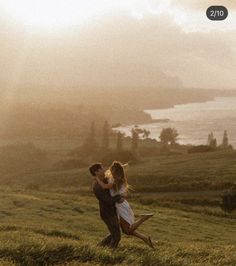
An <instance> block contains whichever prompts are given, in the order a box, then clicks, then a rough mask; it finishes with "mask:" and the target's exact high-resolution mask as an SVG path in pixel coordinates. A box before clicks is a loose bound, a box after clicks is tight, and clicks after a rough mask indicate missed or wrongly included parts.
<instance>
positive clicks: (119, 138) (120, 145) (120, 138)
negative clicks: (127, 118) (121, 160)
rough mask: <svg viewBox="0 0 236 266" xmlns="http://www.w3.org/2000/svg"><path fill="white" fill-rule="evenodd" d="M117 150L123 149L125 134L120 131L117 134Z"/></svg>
mask: <svg viewBox="0 0 236 266" xmlns="http://www.w3.org/2000/svg"><path fill="white" fill-rule="evenodd" d="M116 150H117V151H122V150H123V134H122V133H121V132H120V131H119V132H118V134H117V143H116Z"/></svg>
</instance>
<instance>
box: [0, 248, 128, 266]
mask: <svg viewBox="0 0 236 266" xmlns="http://www.w3.org/2000/svg"><path fill="white" fill-rule="evenodd" d="M0 258H4V259H10V260H12V261H14V262H15V263H16V264H17V265H22V266H23V265H24V266H31V265H32V266H46V265H58V264H63V265H64V263H66V262H70V261H77V262H84V263H85V262H96V263H102V265H114V264H117V263H121V262H122V261H123V260H124V257H121V256H112V255H111V254H100V253H96V251H95V249H91V247H90V246H88V245H83V246H80V247H73V246H71V245H62V246H59V247H55V248H52V249H48V248H45V247H40V246H21V247H19V248H17V249H12V250H9V249H0Z"/></svg>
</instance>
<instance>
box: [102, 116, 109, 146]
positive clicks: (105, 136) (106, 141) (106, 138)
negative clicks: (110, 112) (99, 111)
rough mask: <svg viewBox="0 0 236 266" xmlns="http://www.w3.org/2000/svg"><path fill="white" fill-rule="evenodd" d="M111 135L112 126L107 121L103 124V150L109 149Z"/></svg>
mask: <svg viewBox="0 0 236 266" xmlns="http://www.w3.org/2000/svg"><path fill="white" fill-rule="evenodd" d="M109 136H110V126H109V124H108V122H107V121H105V123H104V126H103V132H102V146H101V148H102V150H105V151H106V150H108V149H109V144H110V143H109Z"/></svg>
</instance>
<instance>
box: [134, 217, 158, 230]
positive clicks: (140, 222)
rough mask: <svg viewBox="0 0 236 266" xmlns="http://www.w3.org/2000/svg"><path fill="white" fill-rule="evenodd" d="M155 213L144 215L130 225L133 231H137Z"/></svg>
mask: <svg viewBox="0 0 236 266" xmlns="http://www.w3.org/2000/svg"><path fill="white" fill-rule="evenodd" d="M152 216H153V215H143V216H142V218H140V219H139V220H138V221H136V222H134V223H133V224H132V225H131V226H130V230H131V231H135V230H136V229H137V228H138V227H139V226H140V225H141V224H142V223H144V222H145V221H146V220H148V219H149V218H151V217H152Z"/></svg>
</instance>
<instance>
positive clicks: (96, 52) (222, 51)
mask: <svg viewBox="0 0 236 266" xmlns="http://www.w3.org/2000/svg"><path fill="white" fill-rule="evenodd" d="M218 4H219V5H224V6H225V7H227V8H228V11H229V16H228V18H227V19H226V20H224V21H210V20H209V19H207V17H206V14H205V13H206V9H207V8H208V7H209V6H210V5H218ZM0 43H1V49H0V69H1V72H0V92H1V95H5V96H6V95H8V94H10V93H13V92H16V91H17V92H18V93H20V92H21V90H22V89H23V88H24V87H27V88H30V89H31V90H32V91H34V90H37V89H39V88H46V89H50V88H55V87H56V88H60V89H61V90H66V89H69V88H72V87H73V88H79V87H83V86H90V87H94V88H101V87H119V86H122V87H126V86H127V87H131V88H132V87H134V86H136V87H145V88H148V87H157V88H158V87H174V88H177V87H186V88H213V89H236V75H235V72H236V71H235V70H236V1H231V0H222V1H206V0H178V1H177V0H169V1H168V0H159V1H158V0H146V1H142V0H138V1H135V0H130V1H129V0H125V1H124V0H119V1H115V0H109V1H105V0H99V1H96V0H92V1H80V0H57V1H56V0H40V1H39V0H21V1H19V0H0Z"/></svg>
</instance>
